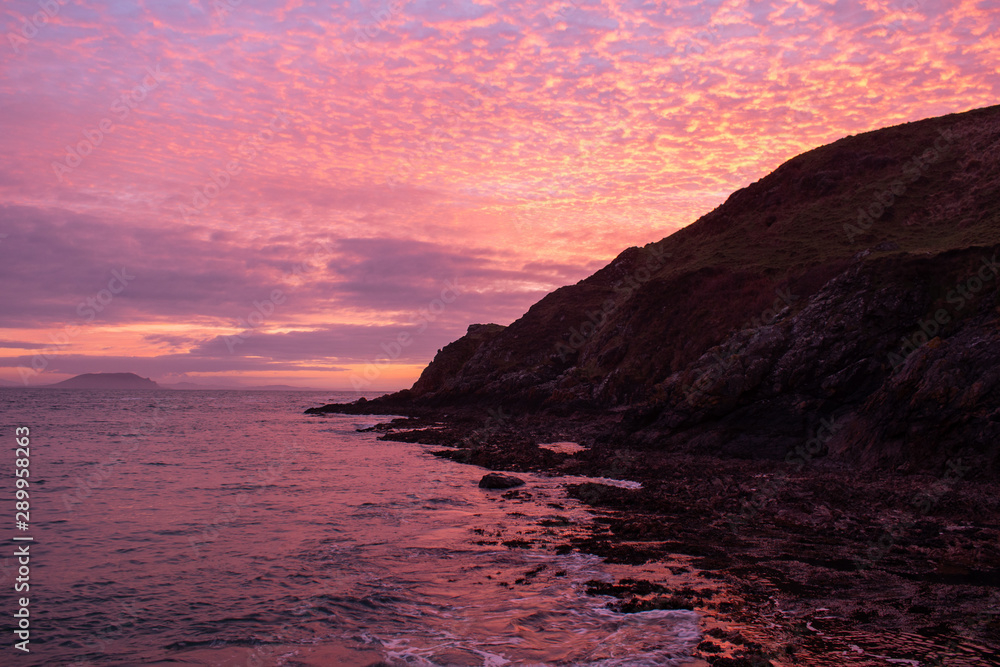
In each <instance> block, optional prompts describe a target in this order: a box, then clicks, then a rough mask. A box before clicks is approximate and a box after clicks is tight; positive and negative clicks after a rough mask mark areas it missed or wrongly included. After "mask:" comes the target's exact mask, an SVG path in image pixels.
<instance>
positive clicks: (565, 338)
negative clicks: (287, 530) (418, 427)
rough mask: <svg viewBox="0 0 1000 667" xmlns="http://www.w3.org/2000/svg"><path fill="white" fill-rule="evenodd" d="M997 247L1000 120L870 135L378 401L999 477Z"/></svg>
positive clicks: (959, 118) (480, 333)
mask: <svg viewBox="0 0 1000 667" xmlns="http://www.w3.org/2000/svg"><path fill="white" fill-rule="evenodd" d="M998 253H1000V107H990V108H986V109H979V110H975V111H970V112H967V113H963V114H953V115H949V116H943V117H940V118H933V119H928V120H924V121H919V122H915V123H908V124H905V125H900V126H896V127H891V128H886V129H882V130H878V131H874V132H868V133H865V134H861V135H857V136H851V137H847V138H844V139H841V140H839V141H837V142H835V143H832V144H830V145H827V146H823V147H820V148H817V149H815V150H812V151H809V152H807V153H804V154H802V155H799V156H798V157H795V158H793V159H791V160H789V161H788V162H786V163H785V164H783V165H781V166H780V167H779V168H778V169H776V170H775V171H774V172H773V173H771V174H770V175H768V176H767V177H765V178H763V179H761V180H760V181H757V182H756V183H753V184H751V185H750V186H748V187H746V188H744V189H742V190H739V191H737V192H735V193H734V194H733V195H732V196H730V197H729V199H728V200H727V201H726V202H725V203H724V204H723V205H721V206H720V207H718V208H717V209H715V210H714V211H712V212H711V213H709V214H707V215H705V216H703V217H702V218H701V219H699V220H698V221H697V222H695V223H694V224H692V225H690V226H688V227H686V228H684V229H682V230H680V231H678V232H676V233H675V234H672V235H671V236H669V237H667V238H665V239H663V240H661V241H658V242H656V243H651V244H649V245H647V246H645V247H643V248H629V249H627V250H625V251H624V252H623V253H622V254H621V255H619V256H618V257H617V258H616V259H615V260H614V261H612V262H611V263H610V264H609V265H608V266H606V267H605V268H603V269H601V270H600V271H598V272H597V273H595V274H594V275H592V276H590V277H589V278H587V279H585V280H583V281H581V282H579V283H577V284H576V285H571V286H567V287H563V288H561V289H558V290H556V291H555V292H553V293H551V294H549V295H548V296H546V297H545V298H543V299H542V300H541V301H539V302H538V303H536V304H535V305H534V306H532V307H531V308H530V309H529V310H528V312H527V313H525V315H524V316H522V317H521V318H520V319H518V320H517V321H515V322H513V323H512V324H511V325H510V326H508V327H506V328H500V327H497V326H495V325H494V328H489V329H479V328H476V327H471V328H470V332H469V334H467V335H466V336H465V337H463V338H462V339H460V340H459V341H456V342H455V343H452V344H451V345H449V346H447V347H446V348H444V350H442V351H441V353H440V354H439V356H438V357H437V358H436V359H435V360H434V362H432V364H431V365H430V366H428V368H427V370H426V371H425V372H424V374H423V375H422V376H421V378H420V380H419V381H418V382H417V383H416V384H415V385H414V387H413V389H412V390H410V391H406V392H399V393H397V394H395V395H391V396H388V397H385V398H384V399H376V400H375V401H371V402H369V405H370V406H372V405H373V404H374V405H383V406H389V405H393V406H395V407H396V408H397V410H398V409H399V408H401V407H405V406H410V407H413V408H419V407H422V406H423V407H430V406H434V407H441V406H450V405H454V406H483V407H489V406H497V405H502V406H503V407H505V408H508V409H511V410H515V411H517V410H520V411H528V412H544V413H550V414H553V415H556V416H567V417H568V416H583V415H594V414H603V415H608V416H609V418H608V428H607V430H606V434H605V435H604V436H603V441H604V442H605V443H607V444H609V445H611V446H627V447H632V448H644V447H651V448H669V449H675V450H688V451H693V452H702V453H718V454H729V455H734V456H741V457H759V458H783V457H791V458H794V459H797V460H809V459H811V458H815V457H818V456H825V455H827V454H834V455H836V456H838V457H843V458H846V459H851V460H858V461H864V462H868V463H872V464H880V465H889V466H893V467H898V466H904V467H930V466H938V465H940V464H942V463H943V462H944V461H945V460H947V459H951V458H955V457H964V460H966V461H974V462H976V464H977V469H976V472H977V474H993V473H994V472H995V471H996V466H997V464H998V463H1000V461H998V456H997V452H998V448H997V447H996V446H995V444H993V443H995V442H996V440H997V436H998V435H1000V364H998V363H997V362H998V361H1000V358H998V357H1000V327H998V325H1000V314H998V309H1000V302H998V299H997V294H998V292H997V286H998V283H1000V280H998V273H1000V266H997V265H996V264H995V257H996V256H997V254H998ZM380 402H381V403H380ZM324 410H327V411H339V409H338V408H337V406H328V407H327V408H320V409H316V411H317V412H321V411H324ZM611 415H613V416H614V419H611V418H610V416H611ZM806 442H808V443H809V444H808V446H806V447H805V448H803V443H806Z"/></svg>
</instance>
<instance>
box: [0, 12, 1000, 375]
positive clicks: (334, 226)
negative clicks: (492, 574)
mask: <svg viewBox="0 0 1000 667" xmlns="http://www.w3.org/2000/svg"><path fill="white" fill-rule="evenodd" d="M0 21H2V25H3V33H4V39H3V44H0V52H2V54H3V55H2V56H0V67H2V73H3V76H2V80H0V119H2V122H3V126H2V127H3V131H2V133H0V146H2V151H3V156H4V161H3V163H2V165H0V286H2V290H0V378H2V379H5V380H8V381H10V382H16V383H19V384H20V383H25V382H26V383H28V384H46V383H51V382H56V381H58V380H62V379H65V378H66V377H69V376H72V375H76V374H78V373H85V372H126V371H128V372H135V373H138V374H139V375H143V376H151V377H152V378H153V379H155V380H157V381H160V382H166V383H170V382H179V381H191V382H201V383H218V382H235V383H243V384H270V383H286V384H296V385H307V386H314V387H324V388H345V389H351V388H365V389H370V390H382V389H396V388H400V387H403V386H408V385H409V384H411V383H412V382H413V380H414V379H415V378H416V377H417V375H418V374H419V372H420V370H421V369H422V368H423V366H424V365H425V364H426V363H427V362H428V361H429V360H430V359H431V358H432V357H433V355H434V353H435V351H436V350H437V349H438V348H440V347H442V346H443V345H445V344H446V343H448V342H450V341H452V340H454V339H455V338H457V337H459V336H461V335H462V334H463V333H464V332H465V330H466V328H467V326H468V325H469V324H471V323H477V322H499V323H501V324H508V323H510V322H511V321H513V320H514V319H516V318H517V317H518V316H519V315H520V314H522V313H523V312H524V310H526V309H527V307H528V306H530V305H531V304H532V303H534V302H535V301H537V300H538V299H539V298H540V297H541V296H543V295H544V294H546V293H547V292H549V291H551V290H553V289H555V288H557V287H559V286H561V285H565V284H570V283H574V282H576V281H577V280H580V279H582V278H584V277H586V276H587V275H589V274H590V273H592V272H593V271H594V270H596V269H598V268H600V267H601V266H603V265H604V264H605V263H607V261H608V260H610V259H611V258H613V257H614V256H615V255H617V254H618V253H619V252H620V251H621V250H622V249H624V248H626V247H628V246H631V245H642V244H645V243H648V242H650V241H655V240H659V239H660V238H662V237H664V236H667V235H669V234H670V233H671V232H673V231H674V230H676V229H678V228H680V227H683V226H684V225H687V224H689V223H691V222H693V221H694V220H695V219H697V218H698V217H699V216H700V215H701V214H703V213H706V212H707V211H709V210H711V209H712V208H713V207H715V206H716V205H718V204H719V203H721V202H722V201H724V200H725V198H726V197H727V196H728V194H729V193H731V192H732V191H733V190H735V189H738V188H740V187H743V186H745V185H747V184H748V183H750V182H752V181H754V180H757V179H758V178H760V177H762V176H764V175H765V174H767V173H768V172H770V171H771V170H772V169H774V168H775V167H776V166H778V165H779V164H780V163H782V162H783V161H785V160H787V159H788V158H791V157H793V156H794V155H797V154H798V153H801V152H803V151H804V150H807V149H809V148H813V147H815V146H817V145H821V144H824V143H828V142H830V141H832V140H835V139H837V138H840V137H842V136H845V135H848V134H855V133H858V132H862V131H866V130H871V129H876V128H879V127H884V126H887V125H893V124H897V123H900V122H905V121H910V120H917V119H921V118H926V117H930V116H936V115H941V114H945V113H950V112H957V111H965V110H968V109H972V108H976V107H982V106H987V105H991V104H996V103H997V101H998V100H1000V76H998V73H997V66H998V62H1000V0H961V1H957V0H956V1H955V2H945V1H943V0H941V1H938V0H906V1H905V2H895V1H892V2H881V1H878V2H876V1H858V0H851V1H837V2H826V1H823V0H819V1H812V0H806V1H804V2H783V1H773V2H769V1H766V0H765V1H763V2H742V1H741V2H730V1H725V0H717V1H711V2H694V1H691V0H672V1H670V2H658V1H647V0H624V1H615V2H598V1H590V0H578V1H577V2H572V1H561V0H557V1H553V2H546V1H545V0H540V1H539V2H528V1H512V2H492V3H487V2H447V1H440V0H429V1H427V0H413V1H410V0H398V1H396V0H393V1H389V2H387V1H384V0H371V1H364V0H362V1H359V2H330V3H326V2H311V1H309V0H305V1H291V2H272V1H270V0H230V1H228V2H227V0H212V1H209V0H202V1H199V0H192V1H191V2H169V1H160V0H156V1H155V2H154V1H148V2H139V3H125V2H92V1H90V0H80V1H77V0H64V1H63V2H62V3H60V2H59V1H58V0H48V1H46V0H42V1H41V2H31V1H23V2H22V1H20V0H15V1H11V2H5V3H4V6H3V9H2V10H0ZM276 290H277V291H278V292H280V294H276ZM272 297H276V298H272ZM88 300H89V301H88ZM436 300H437V301H436ZM401 333H408V334H410V337H409V339H408V340H409V344H408V345H407V346H405V347H403V346H397V345H395V344H394V341H396V340H397V339H398V337H399V335H400V334H401ZM366 367H367V369H368V372H367V376H366V374H365V369H366ZM29 369H30V370H29ZM36 371H37V372H36Z"/></svg>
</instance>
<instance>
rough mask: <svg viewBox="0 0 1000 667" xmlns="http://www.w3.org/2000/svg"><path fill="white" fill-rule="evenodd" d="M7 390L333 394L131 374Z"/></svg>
mask: <svg viewBox="0 0 1000 667" xmlns="http://www.w3.org/2000/svg"><path fill="white" fill-rule="evenodd" d="M2 387H7V388H11V389H127V390H131V389H173V390H181V391H193V390H201V391H206V390H209V391H336V390H330V389H324V388H319V387H296V386H293V385H289V384H259V385H232V384H198V383H196V382H177V383H174V384H159V383H157V382H155V381H153V380H151V379H150V378H144V377H142V376H139V375H136V374H135V373H84V374H83V375H77V376H76V377H72V378H69V379H68V380H63V381H62V382H57V383H55V384H45V385H31V386H25V385H23V384H20V383H17V382H10V381H8V380H0V388H2Z"/></svg>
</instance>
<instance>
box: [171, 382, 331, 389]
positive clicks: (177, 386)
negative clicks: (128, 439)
mask: <svg viewBox="0 0 1000 667" xmlns="http://www.w3.org/2000/svg"><path fill="white" fill-rule="evenodd" d="M160 387H161V388H162V389H177V390H183V391H191V390H199V389H200V390H202V391H205V390H209V389H210V390H216V391H330V390H329V389H319V388H317V387H294V386H292V385H289V384H254V385H246V386H240V385H232V384H198V383H196V382H177V383H175V384H164V385H160Z"/></svg>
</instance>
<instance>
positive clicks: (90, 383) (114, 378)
mask: <svg viewBox="0 0 1000 667" xmlns="http://www.w3.org/2000/svg"><path fill="white" fill-rule="evenodd" d="M46 387H47V388H49V389H128V390H132V389H160V388H161V387H160V385H158V384H156V383H155V382H153V381H152V380H150V379H149V378H144V377H139V376H138V375H136V374H135V373H84V374H83V375H77V376H76V377H72V378H70V379H68V380H63V381H62V382H57V383H55V384H50V385H46Z"/></svg>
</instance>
